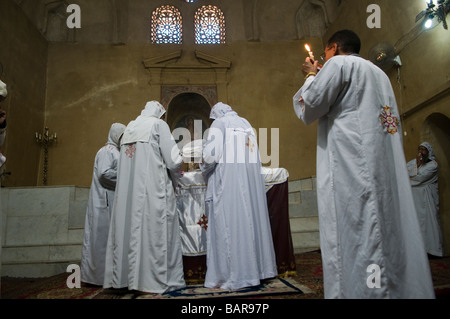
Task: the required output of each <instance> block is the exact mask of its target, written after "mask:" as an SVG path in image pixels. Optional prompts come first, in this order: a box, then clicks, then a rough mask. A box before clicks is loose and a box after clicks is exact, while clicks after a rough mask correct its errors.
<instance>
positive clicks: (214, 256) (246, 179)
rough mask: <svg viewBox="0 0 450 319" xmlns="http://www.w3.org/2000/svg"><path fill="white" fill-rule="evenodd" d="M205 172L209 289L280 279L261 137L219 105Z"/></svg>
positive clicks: (206, 152) (206, 149)
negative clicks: (265, 182)
mask: <svg viewBox="0 0 450 319" xmlns="http://www.w3.org/2000/svg"><path fill="white" fill-rule="evenodd" d="M210 118H211V119H213V120H214V122H213V123H212V125H211V128H210V129H209V133H208V138H207V141H206V142H205V145H204V148H203V162H202V163H201V164H200V169H201V170H202V173H203V175H204V177H205V180H206V181H207V190H206V194H205V207H206V210H207V212H208V229H207V253H206V266H207V271H206V276H205V283H204V285H205V287H208V288H222V289H233V290H234V289H239V288H244V287H250V286H257V285H259V284H260V282H261V280H263V279H268V278H272V277H276V276H277V265H276V260H275V252H274V247H273V240H272V233H271V228H270V221H269V213H268V208H267V198H266V192H265V186H264V179H263V176H262V175H261V161H260V156H259V150H258V145H257V140H256V136H255V133H254V131H253V129H252V126H251V125H250V123H249V122H248V121H247V120H245V119H244V118H242V117H239V116H238V114H237V113H236V112H234V111H233V110H232V109H231V107H230V106H229V105H226V104H223V103H218V104H216V105H215V106H214V107H213V108H212V110H211V115H210Z"/></svg>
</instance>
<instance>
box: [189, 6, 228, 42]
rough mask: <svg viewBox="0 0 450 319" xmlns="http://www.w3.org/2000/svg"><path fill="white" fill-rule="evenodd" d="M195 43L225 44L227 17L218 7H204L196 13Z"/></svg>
mask: <svg viewBox="0 0 450 319" xmlns="http://www.w3.org/2000/svg"><path fill="white" fill-rule="evenodd" d="M194 19H195V43H196V44H221V43H225V17H224V15H223V13H222V11H221V10H220V9H219V8H217V7H216V6H212V5H208V6H203V7H201V8H200V9H198V10H197V12H196V13H195V17H194Z"/></svg>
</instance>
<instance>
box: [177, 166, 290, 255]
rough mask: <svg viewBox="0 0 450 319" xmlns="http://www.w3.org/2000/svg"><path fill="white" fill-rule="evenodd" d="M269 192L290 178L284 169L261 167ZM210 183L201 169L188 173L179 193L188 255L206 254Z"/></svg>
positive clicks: (184, 253)
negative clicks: (207, 206) (207, 201)
mask: <svg viewBox="0 0 450 319" xmlns="http://www.w3.org/2000/svg"><path fill="white" fill-rule="evenodd" d="M261 174H263V176H264V183H265V185H266V192H267V191H268V190H269V189H270V188H271V187H273V185H276V184H281V183H284V182H286V181H287V179H288V177H289V173H288V171H287V170H286V169H284V168H267V167H263V168H262V169H261ZM205 193H206V182H205V180H204V178H203V175H202V172H201V171H200V170H195V171H190V172H185V173H184V175H183V177H182V178H181V180H180V182H179V184H178V187H177V189H176V192H175V196H176V199H177V212H178V218H179V220H180V230H181V245H182V250H183V255H184V256H202V255H205V254H206V230H207V227H208V216H207V212H206V211H205Z"/></svg>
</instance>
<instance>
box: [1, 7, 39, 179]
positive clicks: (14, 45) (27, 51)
mask: <svg viewBox="0 0 450 319" xmlns="http://www.w3.org/2000/svg"><path fill="white" fill-rule="evenodd" d="M0 30H1V31H0V62H1V63H2V65H3V68H4V71H3V75H2V76H1V79H2V80H3V81H4V82H5V83H6V84H7V85H8V98H7V99H6V100H5V101H4V103H2V108H3V109H5V110H6V112H7V123H8V128H7V134H6V139H5V143H4V144H3V146H2V149H3V153H4V154H5V156H6V158H7V162H6V164H5V165H4V166H3V167H2V169H1V170H2V171H3V172H11V175H4V176H3V177H2V180H1V184H2V185H3V186H17V185H20V186H35V185H36V183H37V178H38V169H39V164H40V163H39V161H40V152H41V149H40V147H39V146H38V144H37V143H36V141H35V137H34V136H35V133H36V132H42V128H43V126H44V111H45V88H46V71H47V42H46V40H45V39H44V37H43V36H42V35H41V34H40V33H39V32H38V31H37V30H36V28H35V27H34V26H33V25H32V24H31V23H30V21H29V20H28V19H27V17H26V16H25V14H24V13H23V12H22V11H21V10H20V8H19V7H17V6H16V5H15V4H14V2H13V1H9V0H7V1H4V0H2V1H0Z"/></svg>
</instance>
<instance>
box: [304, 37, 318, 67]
mask: <svg viewBox="0 0 450 319" xmlns="http://www.w3.org/2000/svg"><path fill="white" fill-rule="evenodd" d="M305 49H306V51H308V54H309V59H310V61H311V64H314V62H315V60H314V54H313V52H312V51H311V47H310V46H309V45H308V44H307V43H306V44H305ZM321 68H322V65H321V64H319V63H317V72H318V71H320V69H321Z"/></svg>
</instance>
